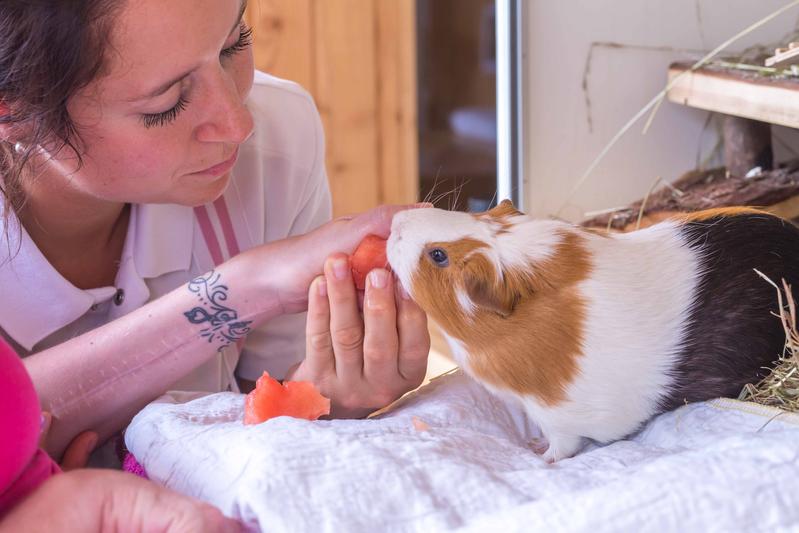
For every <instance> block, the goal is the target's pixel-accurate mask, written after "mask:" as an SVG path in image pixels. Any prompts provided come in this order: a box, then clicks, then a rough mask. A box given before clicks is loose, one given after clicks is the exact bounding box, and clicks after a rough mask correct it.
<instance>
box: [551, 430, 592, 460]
mask: <svg viewBox="0 0 799 533" xmlns="http://www.w3.org/2000/svg"><path fill="white" fill-rule="evenodd" d="M547 440H549V448H547V451H546V452H544V454H543V455H542V458H543V459H544V460H545V461H546V462H548V463H554V462H556V461H560V460H561V459H567V458H569V457H572V456H573V455H574V454H576V453H577V451H578V450H579V449H580V447H581V445H582V441H583V439H582V438H581V437H580V436H578V435H564V434H559V435H548V436H547Z"/></svg>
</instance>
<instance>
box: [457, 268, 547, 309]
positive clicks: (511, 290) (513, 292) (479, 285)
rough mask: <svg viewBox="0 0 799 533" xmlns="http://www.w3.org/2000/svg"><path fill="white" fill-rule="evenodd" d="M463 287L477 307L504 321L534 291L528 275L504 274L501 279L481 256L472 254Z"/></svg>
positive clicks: (511, 272)
mask: <svg viewBox="0 0 799 533" xmlns="http://www.w3.org/2000/svg"><path fill="white" fill-rule="evenodd" d="M463 287H464V290H465V291H466V294H467V295H468V296H469V299H470V300H471V301H472V302H473V303H474V304H475V305H476V306H478V307H481V308H483V309H485V310H487V311H490V312H492V313H496V314H498V315H500V316H501V317H503V318H507V317H509V316H510V315H511V314H513V311H514V309H516V306H517V305H518V304H519V302H520V301H521V300H522V299H524V298H526V297H529V296H531V295H532V294H533V292H534V291H533V286H532V283H531V282H530V280H529V276H527V275H524V274H522V273H518V272H513V271H504V272H503V273H502V276H501V277H500V276H498V275H497V272H496V269H495V267H494V265H493V264H491V263H490V262H489V261H488V259H487V258H486V257H485V256H484V255H482V254H475V255H474V256H473V257H472V258H470V259H469V261H468V263H467V264H466V268H465V269H464V272H463Z"/></svg>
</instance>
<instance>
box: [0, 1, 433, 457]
mask: <svg viewBox="0 0 799 533" xmlns="http://www.w3.org/2000/svg"><path fill="white" fill-rule="evenodd" d="M245 7H246V2H243V1H242V0H172V1H170V2H163V1H162V0H136V1H135V2H133V1H130V0H128V1H123V0H71V1H68V2H65V1H63V0H37V1H36V2H30V1H27V0H9V1H4V2H2V3H0V28H2V31H0V141H1V142H0V147H2V152H3V158H2V164H0V175H1V176H2V184H3V193H4V197H5V205H4V207H3V213H2V221H3V228H2V229H3V231H2V233H0V234H2V235H3V236H4V237H3V238H4V239H5V241H6V243H5V244H4V246H2V247H0V256H1V257H0V294H2V304H0V333H2V335H3V337H5V338H6V339H7V340H8V341H9V342H11V344H12V346H14V348H15V349H16V350H17V352H18V353H21V354H22V355H23V356H25V366H26V368H27V370H28V372H29V373H30V375H31V378H32V380H33V382H34V385H35V386H36V389H37V392H38V395H39V398H40V401H41V402H42V406H43V408H44V409H45V410H46V411H49V412H50V413H51V414H52V426H51V428H50V432H49V437H48V442H47V448H48V450H49V452H50V453H51V454H53V455H54V456H56V457H58V456H60V455H61V454H62V453H63V452H64V450H65V449H66V448H67V445H68V444H69V443H70V441H72V440H73V439H74V438H75V437H76V436H77V435H78V434H80V433H81V432H85V431H88V430H91V431H94V432H96V433H98V434H99V439H100V441H103V440H105V439H106V438H107V437H109V436H110V435H112V434H114V433H115V432H117V431H118V430H120V429H121V428H123V427H124V425H125V424H126V423H127V421H128V420H129V419H130V417H131V416H132V415H133V414H134V413H135V412H136V411H138V410H139V409H141V407H143V406H144V405H145V404H146V403H148V402H149V401H151V400H152V399H154V398H155V397H156V396H158V395H159V394H161V393H162V392H164V391H165V390H167V389H170V388H181V389H194V390H208V391H220V390H226V389H233V390H236V387H237V383H236V379H235V378H234V377H233V375H234V369H235V371H236V374H237V377H239V378H242V379H244V380H247V381H251V380H254V379H255V378H257V377H258V376H259V375H260V374H261V372H262V371H263V370H268V371H269V372H270V374H272V375H273V376H276V377H278V378H286V379H293V380H306V381H313V382H314V383H315V384H316V385H317V387H318V388H319V389H320V391H321V392H322V394H324V395H326V396H328V397H330V398H331V400H332V405H333V410H332V415H333V416H338V417H360V416H364V415H365V414H367V413H368V412H370V411H371V410H373V409H375V408H379V407H381V406H383V405H385V404H387V403H388V402H390V401H392V400H393V399H395V398H397V397H399V396H400V395H401V394H403V393H404V392H406V391H408V390H410V389H412V388H414V387H416V386H417V385H418V384H419V383H420V382H421V380H422V378H423V376H424V372H425V367H426V358H427V353H428V349H429V337H428V335H427V330H426V317H425V316H424V314H423V312H422V311H421V310H420V309H419V308H418V307H417V306H416V305H415V304H413V302H411V301H410V300H409V299H407V297H396V294H395V293H396V291H398V290H399V289H398V288H397V287H396V286H395V283H394V280H393V279H392V278H391V276H389V275H388V273H387V272H386V271H385V270H382V269H378V270H375V271H373V273H372V274H371V276H370V281H371V282H370V283H368V284H367V288H366V295H365V304H364V309H363V318H361V315H360V312H359V309H358V296H357V293H356V290H355V288H354V286H353V283H352V280H351V277H350V275H349V272H348V270H347V266H346V254H349V253H351V252H352V251H353V250H354V248H355V247H356V245H357V244H358V242H360V240H361V239H362V238H363V237H364V236H366V235H367V234H369V233H376V234H378V235H382V236H386V235H387V234H388V232H389V229H390V222H391V217H392V216H393V214H394V213H395V212H396V211H397V210H399V209H402V208H401V207H381V208H378V209H375V210H373V211H370V212H368V213H365V214H363V215H360V216H358V217H350V218H342V219H338V220H334V221H332V222H328V223H325V222H326V221H327V219H328V218H329V216H330V201H329V192H328V186H327V183H326V178H325V172H324V168H323V165H324V143H323V137H322V130H321V125H320V121H319V118H318V114H317V113H316V110H315V108H314V106H313V104H312V102H311V100H310V98H309V97H308V96H307V95H306V94H305V93H304V92H303V91H302V90H301V89H299V88H298V87H297V86H296V85H294V84H291V83H288V82H284V81H281V80H277V79H275V78H272V77H269V76H266V75H263V74H260V73H258V74H257V75H256V76H254V74H253V72H254V71H253V59H252V52H251V49H250V32H249V29H248V28H247V27H246V26H245V24H244V23H243V21H242V15H243V12H244V9H245ZM309 287H310V290H309ZM306 309H307V310H308V311H309V313H308V319H307V325H304V324H305V320H304V316H303V315H294V316H289V315H292V314H296V313H301V312H303V311H305V310H306ZM304 327H305V331H303V328H304ZM303 352H304V358H303ZM91 440H92V438H89V439H83V440H82V441H80V442H84V443H85V442H91ZM87 446H89V445H87Z"/></svg>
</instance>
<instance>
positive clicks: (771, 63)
mask: <svg viewBox="0 0 799 533" xmlns="http://www.w3.org/2000/svg"><path fill="white" fill-rule="evenodd" d="M796 64H799V43H791V44H790V45H789V46H788V48H778V49H777V50H776V51H775V53H774V56H773V57H769V58H767V59H766V66H767V67H774V68H785V67H789V66H791V65H796Z"/></svg>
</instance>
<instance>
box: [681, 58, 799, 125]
mask: <svg viewBox="0 0 799 533" xmlns="http://www.w3.org/2000/svg"><path fill="white" fill-rule="evenodd" d="M686 70H687V66H686V65H685V64H674V65H672V66H671V67H670V68H669V82H671V81H672V80H673V79H674V78H675V77H676V76H677V75H679V74H682V73H683V72H685V71H686ZM668 99H669V100H671V101H672V102H676V103H679V104H684V105H687V106H690V107H696V108H699V109H706V110H708V111H715V112H718V113H725V114H727V115H735V116H739V117H745V118H751V119H754V120H759V121H762V122H769V123H771V124H780V125H783V126H788V127H791V128H799V81H793V80H790V79H779V80H771V79H769V78H766V77H764V76H757V75H753V74H744V73H738V72H737V71H732V70H714V69H709V68H705V69H699V70H696V71H694V72H688V73H686V74H684V75H683V76H682V77H681V78H680V79H679V80H678V81H677V82H676V83H675V85H674V86H673V87H672V88H671V89H670V90H669V91H668Z"/></svg>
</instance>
